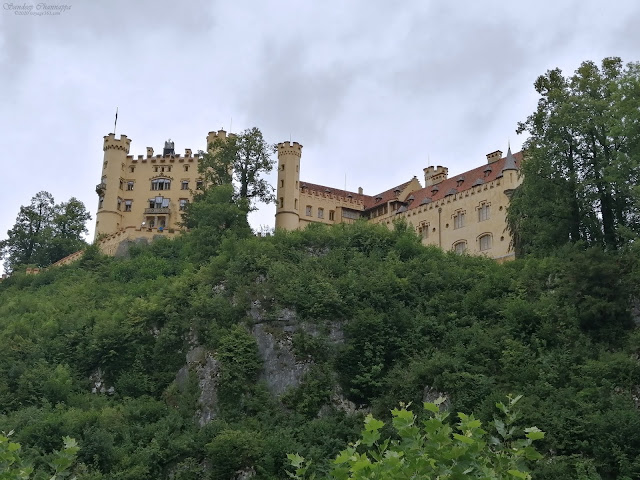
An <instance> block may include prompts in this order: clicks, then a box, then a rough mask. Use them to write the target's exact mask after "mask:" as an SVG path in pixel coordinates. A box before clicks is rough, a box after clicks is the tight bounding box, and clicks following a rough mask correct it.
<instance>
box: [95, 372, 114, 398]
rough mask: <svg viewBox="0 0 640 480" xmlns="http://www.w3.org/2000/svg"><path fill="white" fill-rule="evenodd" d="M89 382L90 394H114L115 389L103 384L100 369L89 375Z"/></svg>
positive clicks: (102, 375) (102, 374)
mask: <svg viewBox="0 0 640 480" xmlns="http://www.w3.org/2000/svg"><path fill="white" fill-rule="evenodd" d="M89 382H91V393H96V394H97V393H106V394H107V395H113V394H114V393H116V389H115V388H114V387H113V386H108V385H107V383H106V382H105V380H104V373H103V372H102V370H101V369H100V368H98V369H97V370H96V371H95V372H93V373H92V374H91V375H89Z"/></svg>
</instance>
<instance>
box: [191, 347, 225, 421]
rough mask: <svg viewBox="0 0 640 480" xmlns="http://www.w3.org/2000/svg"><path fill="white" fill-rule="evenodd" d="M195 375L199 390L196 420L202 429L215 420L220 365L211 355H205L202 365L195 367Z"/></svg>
mask: <svg viewBox="0 0 640 480" xmlns="http://www.w3.org/2000/svg"><path fill="white" fill-rule="evenodd" d="M196 374H197V375H198V387H199V388H200V398H198V409H197V411H196V418H197V419H198V425H200V426H201V427H203V426H205V425H206V424H207V423H209V422H210V421H211V420H213V419H214V418H216V410H217V406H218V391H217V387H218V377H219V375H220V363H219V362H218V361H217V360H216V359H215V358H213V355H211V354H210V353H207V354H206V359H205V361H204V364H198V366H197V367H196Z"/></svg>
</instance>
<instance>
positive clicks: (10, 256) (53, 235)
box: [0, 192, 91, 272]
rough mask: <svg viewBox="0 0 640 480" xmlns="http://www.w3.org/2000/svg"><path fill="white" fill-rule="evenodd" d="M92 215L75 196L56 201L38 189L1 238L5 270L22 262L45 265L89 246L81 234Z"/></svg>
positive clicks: (11, 268)
mask: <svg viewBox="0 0 640 480" xmlns="http://www.w3.org/2000/svg"><path fill="white" fill-rule="evenodd" d="M90 219H91V216H90V215H89V212H87V210H86V208H85V206H84V204H83V203H82V202H80V201H79V200H77V199H75V198H71V199H69V201H68V202H62V203H60V204H56V203H55V201H54V199H53V196H52V195H51V194H50V193H49V192H39V193H37V194H36V195H35V196H34V197H33V198H32V199H31V203H30V204H29V205H27V206H22V207H20V212H19V213H18V217H17V218H16V223H15V225H14V226H13V228H11V230H9V231H8V232H7V238H6V239H5V240H2V241H0V258H3V259H4V261H5V270H6V271H7V272H11V271H13V270H14V269H15V268H17V267H19V266H25V265H35V266H37V267H46V266H48V265H51V264H52V263H54V262H57V261H58V260H60V259H62V258H64V257H66V256H67V255H70V254H72V253H74V252H77V251H78V250H81V249H82V248H84V247H85V246H86V242H85V241H84V240H83V239H82V235H83V234H84V233H87V228H86V226H85V224H86V222H87V220H90Z"/></svg>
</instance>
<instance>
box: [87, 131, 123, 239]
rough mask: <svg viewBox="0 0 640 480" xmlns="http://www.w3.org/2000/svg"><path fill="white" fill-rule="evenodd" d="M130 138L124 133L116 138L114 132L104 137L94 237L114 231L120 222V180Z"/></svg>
mask: <svg viewBox="0 0 640 480" xmlns="http://www.w3.org/2000/svg"><path fill="white" fill-rule="evenodd" d="M130 144H131V140H130V139H129V138H127V136H126V135H120V138H119V139H118V138H116V135H115V133H110V134H109V135H106V136H105V137H104V143H103V145H102V150H103V151H104V160H103V163H102V178H101V180H100V183H99V184H98V185H96V193H97V194H98V213H97V214H96V231H95V235H96V237H97V236H98V235H100V234H103V233H106V234H110V233H115V232H117V231H118V229H119V228H120V225H121V223H122V214H121V213H120V208H122V206H121V203H122V198H121V194H120V189H121V185H120V181H121V180H122V176H123V175H124V172H123V170H124V165H125V162H126V160H127V155H128V154H129V145H130Z"/></svg>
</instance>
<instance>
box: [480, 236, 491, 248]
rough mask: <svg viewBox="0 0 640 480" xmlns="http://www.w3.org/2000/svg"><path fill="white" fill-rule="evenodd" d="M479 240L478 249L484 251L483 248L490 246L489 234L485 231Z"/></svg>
mask: <svg viewBox="0 0 640 480" xmlns="http://www.w3.org/2000/svg"><path fill="white" fill-rule="evenodd" d="M479 241H480V251H481V252H484V251H485V250H489V249H490V248H491V234H490V233H487V234H485V235H482V236H481V237H480V238H479Z"/></svg>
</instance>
